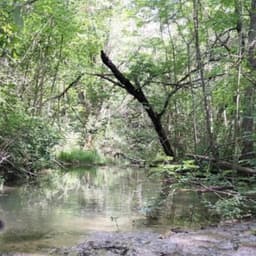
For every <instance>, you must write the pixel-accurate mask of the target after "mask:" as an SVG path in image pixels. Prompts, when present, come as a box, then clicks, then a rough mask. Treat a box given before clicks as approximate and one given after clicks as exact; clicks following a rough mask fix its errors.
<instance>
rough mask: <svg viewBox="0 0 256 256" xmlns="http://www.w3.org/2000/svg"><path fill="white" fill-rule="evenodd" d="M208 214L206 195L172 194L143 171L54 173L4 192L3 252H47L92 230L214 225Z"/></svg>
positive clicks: (0, 205)
mask: <svg viewBox="0 0 256 256" xmlns="http://www.w3.org/2000/svg"><path fill="white" fill-rule="evenodd" d="M205 214H206V212H205V207H204V205H203V203H202V198H201V196H200V195H198V194H197V193H192V192H189V193H188V192H184V191H183V192H182V191H180V192H178V191H176V192H175V191H172V190H171V189H170V186H169V185H168V184H165V183H164V184H163V183H162V182H161V180H160V178H156V177H153V178H148V177H147V172H146V171H145V170H142V169H140V170H136V169H129V168H128V169H123V168H117V167H109V168H108V167H105V168H100V169H98V170H96V169H89V170H81V169H80V170H79V169H78V170H75V171H74V170H72V171H69V172H61V171H54V170H53V171H49V172H48V174H47V175H45V174H44V175H42V176H41V177H40V178H39V180H38V182H37V183H36V184H34V185H33V184H28V185H23V186H21V187H17V188H16V189H10V190H4V191H3V192H2V193H0V219H3V220H4V222H5V228H4V231H3V232H2V233H0V248H1V251H2V252H30V253H38V252H45V253H46V252H48V250H49V249H50V248H54V247H61V246H72V245H74V244H77V243H78V242H80V241H82V240H84V239H85V237H86V235H87V234H89V232H90V231H118V230H121V231H138V230H146V229H150V230H157V231H166V230H168V229H170V227H173V226H175V227H176V226H182V227H184V226H190V227H192V226H195V225H201V224H202V223H203V224H205V223H208V222H209V220H208V218H207V217H206V216H205ZM206 219H207V221H206Z"/></svg>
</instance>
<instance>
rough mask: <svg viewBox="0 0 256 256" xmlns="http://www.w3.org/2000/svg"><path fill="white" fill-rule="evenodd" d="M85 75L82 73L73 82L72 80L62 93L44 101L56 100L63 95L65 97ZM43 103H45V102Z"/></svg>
mask: <svg viewBox="0 0 256 256" xmlns="http://www.w3.org/2000/svg"><path fill="white" fill-rule="evenodd" d="M83 76H84V73H82V74H80V75H79V76H78V77H77V78H76V79H75V80H74V81H73V82H71V83H70V84H69V85H68V86H67V88H65V89H64V91H63V92H61V93H60V94H58V95H56V96H53V97H51V98H49V99H47V100H45V101H44V103H46V102H48V101H50V100H55V99H60V98H61V97H63V96H64V95H65V94H66V93H67V92H68V91H69V90H70V89H71V88H72V87H74V86H76V85H77V84H78V82H79V81H80V79H81V78H82V77H83ZM44 103H43V104H44Z"/></svg>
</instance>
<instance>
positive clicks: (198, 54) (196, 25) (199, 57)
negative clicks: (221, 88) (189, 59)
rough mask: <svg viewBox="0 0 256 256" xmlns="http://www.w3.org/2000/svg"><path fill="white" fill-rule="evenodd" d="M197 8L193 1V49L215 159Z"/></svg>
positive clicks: (208, 137) (197, 4) (207, 130)
mask: <svg viewBox="0 0 256 256" xmlns="http://www.w3.org/2000/svg"><path fill="white" fill-rule="evenodd" d="M199 7H200V3H199V1H198V0H193V12H194V14H193V19H194V33H195V48H196V61H197V66H198V70H199V76H200V82H201V86H202V92H203V100H204V111H205V121H206V133H207V139H208V141H209V149H210V153H211V155H212V156H214V157H217V155H218V153H217V150H216V147H215V143H214V139H213V138H214V137H213V132H212V121H211V104H210V101H209V95H208V94H209V93H208V92H207V90H206V83H205V75H204V73H205V72H204V65H203V60H202V54H201V49H200V41H199Z"/></svg>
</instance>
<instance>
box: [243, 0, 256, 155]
mask: <svg viewBox="0 0 256 256" xmlns="http://www.w3.org/2000/svg"><path fill="white" fill-rule="evenodd" d="M248 63H249V67H250V69H251V71H255V70H256V0H252V2H251V10H250V26H249V33H248ZM254 94H255V85H254V84H250V85H248V86H247V88H246V89H245V94H244V102H245V109H244V115H243V119H242V126H241V128H242V136H243V138H242V158H252V157H254V156H255V153H254V143H253V128H254V121H253V114H254Z"/></svg>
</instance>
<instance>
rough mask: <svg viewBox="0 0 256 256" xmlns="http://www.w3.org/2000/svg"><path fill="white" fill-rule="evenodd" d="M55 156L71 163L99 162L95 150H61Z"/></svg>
mask: <svg viewBox="0 0 256 256" xmlns="http://www.w3.org/2000/svg"><path fill="white" fill-rule="evenodd" d="M57 158H58V159H59V160H60V161H61V162H64V163H67V164H72V165H78V166H83V165H91V164H98V163H100V161H101V160H100V157H99V155H98V153H97V152H96V151H92V150H87V151H84V150H81V149H73V150H71V151H69V152H66V151H61V152H60V153H59V154H58V156H57Z"/></svg>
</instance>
